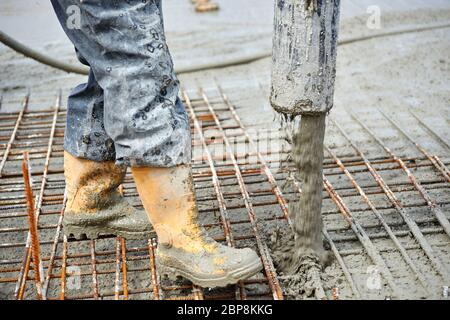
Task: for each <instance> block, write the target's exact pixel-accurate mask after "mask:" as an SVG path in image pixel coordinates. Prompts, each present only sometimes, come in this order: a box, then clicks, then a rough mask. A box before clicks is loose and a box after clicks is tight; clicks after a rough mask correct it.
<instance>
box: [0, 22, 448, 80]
mask: <svg viewBox="0 0 450 320" xmlns="http://www.w3.org/2000/svg"><path fill="white" fill-rule="evenodd" d="M448 27H450V22H449V21H444V22H440V23H434V24H430V25H426V26H410V27H401V28H393V29H389V30H387V31H384V32H378V33H374V34H371V35H365V36H357V37H349V38H343V39H341V40H340V41H339V45H345V44H350V43H355V42H359V41H365V40H370V39H374V38H381V37H387V36H393V35H399V34H404V33H412V32H420V31H427V30H433V29H442V28H448ZM0 42H2V43H3V44H4V45H6V46H8V47H10V48H11V49H13V50H15V51H17V52H19V53H21V54H23V55H24V56H26V57H28V58H31V59H34V60H36V61H38V62H40V63H43V64H45V65H48V66H50V67H53V68H56V69H60V70H63V71H66V72H70V73H77V74H83V75H87V74H88V73H89V68H88V67H85V66H82V65H74V64H70V63H67V62H62V61H59V60H57V59H55V58H52V57H51V56H48V55H44V54H42V53H40V52H38V51H36V50H34V49H32V48H30V47H28V46H25V45H23V44H22V43H20V42H19V41H17V40H15V39H13V38H12V37H10V36H8V35H7V34H6V33H4V32H2V31H0ZM271 54H272V53H271V52H267V51H261V52H259V53H253V54H249V55H245V56H240V57H237V58H229V59H224V60H222V61H220V62H209V63H202V64H197V65H193V66H187V67H184V68H176V73H177V74H182V73H190V72H197V71H203V70H208V69H216V68H225V67H230V66H236V65H240V64H244V63H250V62H253V61H257V60H260V59H263V58H267V57H270V56H271Z"/></svg>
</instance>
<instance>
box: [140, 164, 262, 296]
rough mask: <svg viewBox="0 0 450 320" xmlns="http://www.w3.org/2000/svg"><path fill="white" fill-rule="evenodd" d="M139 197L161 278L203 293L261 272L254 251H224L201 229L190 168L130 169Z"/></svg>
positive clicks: (223, 247) (226, 248)
mask: <svg viewBox="0 0 450 320" xmlns="http://www.w3.org/2000/svg"><path fill="white" fill-rule="evenodd" d="M132 172H133V176H134V180H135V182H136V186H137V190H138V192H139V196H140V198H141V200H142V203H143V204H144V208H145V210H146V211H147V213H148V215H149V218H150V221H151V222H152V224H153V226H154V228H155V231H156V233H157V235H158V243H159V245H158V248H157V250H156V263H157V267H158V269H159V271H160V272H161V274H166V275H169V276H171V277H172V278H173V276H178V275H180V276H183V277H185V278H187V279H189V280H190V281H192V282H193V283H194V284H196V285H199V286H201V287H210V288H213V287H223V286H226V285H227V284H234V283H236V282H238V281H239V280H243V279H246V278H248V277H250V276H252V275H254V274H256V273H257V272H258V271H260V270H261V268H262V265H261V260H260V258H259V257H258V255H257V254H256V253H255V252H254V251H253V250H251V249H249V248H245V249H235V248H231V247H228V246H224V245H221V244H219V243H217V242H216V241H214V240H213V239H212V238H211V237H209V236H208V235H207V234H206V231H205V230H204V229H203V227H201V226H200V225H199V222H198V217H197V216H198V210H197V204H196V201H195V191H194V186H193V180H192V175H191V168H190V166H188V165H182V166H178V167H174V168H132Z"/></svg>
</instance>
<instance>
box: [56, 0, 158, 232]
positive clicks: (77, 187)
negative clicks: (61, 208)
mask: <svg viewBox="0 0 450 320" xmlns="http://www.w3.org/2000/svg"><path fill="white" fill-rule="evenodd" d="M54 5H55V10H56V12H57V14H58V16H59V17H61V16H63V14H64V12H65V10H64V8H63V7H61V6H59V5H58V4H57V3H54ZM76 52H77V56H78V59H79V60H80V62H81V63H83V64H85V65H88V66H89V63H88V62H87V61H86V60H85V59H84V57H83V56H82V55H81V53H80V52H79V51H78V50H76ZM103 100H104V97H103V89H102V88H101V87H100V86H99V84H98V83H97V80H96V79H95V76H94V73H93V72H92V70H91V72H90V74H89V78H88V82H87V83H84V84H80V85H78V86H77V87H76V88H75V89H74V90H73V91H72V92H71V94H70V95H69V98H68V103H67V124H66V130H65V135H64V149H65V151H64V169H65V170H64V173H65V177H66V190H67V203H66V210H65V214H64V220H63V225H64V229H63V230H64V233H65V234H66V235H68V236H70V235H74V236H75V237H76V238H80V237H82V236H83V235H86V236H87V237H89V238H95V237H97V236H98V235H99V234H101V233H102V234H104V233H108V234H116V235H119V236H123V237H125V238H143V237H149V236H150V231H151V225H150V223H149V221H148V218H147V216H146V214H145V212H144V211H138V210H135V209H134V208H133V207H132V206H131V205H130V204H129V203H128V202H127V201H126V200H125V199H124V198H123V197H122V196H121V195H120V193H119V191H118V187H119V185H120V184H121V183H122V182H123V178H124V175H125V172H126V167H121V166H117V165H115V163H114V162H115V148H114V142H113V140H112V139H111V138H110V137H109V136H108V135H107V133H106V132H105V128H104V122H103V112H104V101H103Z"/></svg>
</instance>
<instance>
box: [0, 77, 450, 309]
mask: <svg viewBox="0 0 450 320" xmlns="http://www.w3.org/2000/svg"><path fill="white" fill-rule="evenodd" d="M183 99H184V102H185V104H186V107H187V109H188V111H189V114H190V117H191V121H192V126H191V129H192V136H193V147H194V149H196V150H197V149H199V150H201V151H200V154H201V156H199V157H194V159H193V162H192V165H193V173H194V183H195V187H196V191H197V200H198V204H199V212H200V217H201V219H202V221H203V222H204V226H205V227H206V228H207V230H208V231H209V232H210V234H211V235H212V236H213V237H214V238H215V239H216V240H217V241H221V242H224V243H225V244H227V245H229V246H236V247H244V246H250V247H252V248H254V249H255V250H257V252H258V253H259V255H260V256H261V259H262V262H263V266H264V271H263V272H261V273H260V274H258V275H256V276H254V277H252V278H250V279H247V280H245V281H241V282H239V283H238V284H237V285H235V286H230V287H227V288H224V289H214V290H209V289H204V288H199V287H196V286H193V285H192V284H191V283H189V282H187V281H184V280H179V281H175V282H172V281H169V280H168V279H163V278H161V277H160V276H159V274H158V270H157V268H156V265H155V249H156V247H157V241H156V238H152V239H149V240H139V241H138V240H133V241H131V240H130V241H126V240H124V239H122V238H120V237H118V238H115V237H111V236H102V237H101V238H100V239H96V240H84V241H74V240H71V239H67V238H66V237H65V236H63V234H62V232H61V231H62V218H63V214H64V205H65V197H64V186H65V184H64V175H63V167H62V165H63V158H62V156H63V146H62V144H63V136H64V123H65V115H66V113H65V111H63V110H61V109H60V108H61V105H60V104H61V103H60V101H61V95H60V94H58V95H57V98H56V102H55V104H54V106H53V107H52V108H49V109H47V110H40V111H29V110H28V104H29V103H30V98H29V95H27V96H26V97H25V98H24V102H23V104H22V109H21V111H19V112H12V113H0V148H1V151H0V152H1V156H2V160H1V165H0V174H1V180H0V191H1V196H0V201H1V202H0V203H1V207H0V221H1V223H0V239H1V240H0V252H2V254H1V257H0V288H1V290H0V292H3V295H4V297H3V298H8V299H36V298H37V291H36V285H35V281H36V274H35V272H34V265H33V259H32V248H31V238H30V237H31V235H30V232H29V228H28V224H27V219H28V215H27V200H26V197H25V193H24V192H25V189H24V183H23V177H22V171H21V167H20V165H21V161H22V160H23V156H22V153H23V151H28V152H29V162H30V168H31V170H30V171H31V177H32V179H33V181H34V184H33V187H32V189H33V192H34V195H35V197H36V201H35V215H36V217H37V219H38V230H39V236H40V247H41V261H42V265H43V274H42V275H41V278H42V297H43V298H44V299H116V300H118V299H155V300H158V299H283V288H282V283H283V281H281V279H283V278H285V276H283V277H280V276H279V274H278V273H277V271H276V270H275V267H274V262H273V261H272V253H271V251H270V248H269V247H268V244H267V239H268V237H269V235H270V232H271V231H272V230H273V229H274V228H275V227H279V226H281V227H283V228H289V225H290V221H289V217H288V209H287V208H288V207H287V206H288V203H289V201H291V200H293V199H296V198H298V197H299V195H300V193H301V188H300V183H299V182H298V181H296V180H295V175H294V174H293V173H295V172H294V171H293V166H292V165H291V164H290V163H287V165H286V164H284V165H283V166H281V165H280V163H279V162H280V160H279V157H280V156H284V155H286V154H287V152H285V151H283V150H281V149H280V150H273V151H272V150H269V151H266V150H265V151H261V150H259V149H258V144H259V143H266V142H267V141H266V140H264V139H260V138H254V137H252V136H251V135H250V134H249V131H248V130H247V129H246V128H245V126H244V124H243V122H242V121H241V119H240V118H239V115H238V113H237V111H236V109H235V106H234V105H233V103H232V102H231V101H230V99H229V98H228V96H227V95H226V94H225V92H224V90H223V89H222V88H221V87H219V86H217V87H215V88H213V89H211V90H203V89H199V90H195V91H183ZM380 112H381V111H380ZM350 114H351V116H352V117H353V118H354V120H355V121H356V123H359V124H360V125H361V126H362V128H363V129H364V130H366V132H367V134H369V135H370V136H371V137H372V138H374V139H375V141H376V142H377V143H379V144H380V145H382V147H383V149H384V150H385V152H386V154H385V155H377V156H375V157H369V156H366V155H365V153H364V151H363V149H362V148H361V147H359V146H358V145H357V143H356V142H355V141H353V140H352V138H351V137H350V136H349V135H348V133H347V132H346V130H345V129H343V128H342V126H341V125H340V124H339V121H337V120H334V119H332V121H331V123H330V124H331V129H330V130H334V131H335V132H337V133H340V134H341V136H342V137H343V138H344V139H345V140H347V142H348V145H350V146H351V147H352V149H353V150H354V152H353V153H351V154H345V155H342V156H338V154H341V153H340V150H339V148H332V147H331V146H326V148H325V152H326V157H325V160H324V191H325V193H324V209H323V214H324V230H323V234H324V237H325V239H326V241H327V242H328V244H329V246H330V249H331V251H332V252H333V254H334V256H335V258H336V266H337V268H338V269H339V272H340V274H341V275H342V278H343V279H345V282H344V283H342V284H340V287H339V288H333V290H326V289H324V288H322V287H318V288H316V298H320V299H322V298H330V299H333V298H336V292H339V298H345V297H347V298H368V297H371V293H370V292H369V291H370V290H368V289H367V288H365V287H364V286H363V285H361V283H362V282H361V279H360V278H361V277H362V276H363V275H361V273H360V271H358V270H356V268H355V266H354V265H353V259H352V258H353V256H355V255H358V256H363V257H367V259H366V260H365V262H366V264H367V266H370V265H375V266H376V267H377V268H378V270H379V271H380V274H381V276H382V278H383V279H382V281H383V283H384V284H385V285H386V286H385V287H384V289H383V293H382V295H385V296H392V297H398V298H402V297H403V294H402V288H399V286H400V285H401V284H399V281H398V268H399V266H393V265H392V264H391V263H390V261H389V259H388V254H390V253H392V252H394V253H396V254H398V255H399V256H400V257H401V259H402V261H403V262H404V269H405V270H407V271H408V272H410V274H409V275H410V278H411V279H413V281H415V280H416V279H417V280H418V281H419V282H420V284H421V290H422V292H419V293H418V295H426V296H427V295H433V294H434V293H433V292H434V291H435V290H437V288H436V285H435V283H436V279H438V280H437V282H438V283H439V281H440V282H441V283H444V281H448V275H449V268H448V266H447V265H446V264H445V263H444V261H443V258H442V257H440V255H439V253H438V252H439V250H441V249H442V248H444V249H447V250H448V243H449V242H448V213H447V212H448V205H449V204H450V201H449V198H448V197H446V192H447V193H448V191H449V188H448V187H449V185H448V183H449V179H448V177H449V174H448V173H449V170H448V168H447V166H448V162H449V161H448V159H446V158H442V159H441V158H439V157H438V156H437V155H433V154H431V153H429V152H428V151H426V150H425V149H424V148H423V147H422V146H420V145H419V144H418V143H417V142H415V141H414V140H413V138H411V137H410V136H409V135H408V134H407V133H406V131H405V130H404V129H403V128H401V127H400V125H399V124H398V123H397V122H395V121H394V120H392V119H390V118H389V117H388V116H386V115H385V114H383V115H384V116H385V117H386V119H388V120H389V123H391V124H392V125H393V126H394V127H395V128H397V130H398V131H399V133H400V134H401V135H403V136H404V137H406V139H407V140H408V141H409V142H410V143H412V144H413V145H414V146H415V147H416V148H417V149H418V150H419V151H420V152H421V154H423V156H419V157H402V156H401V155H396V154H394V153H393V152H392V151H391V150H390V149H389V148H388V146H387V145H386V144H385V143H384V142H383V141H382V140H381V139H380V138H379V137H377V136H376V133H375V132H373V130H371V129H370V128H369V127H368V126H367V125H366V124H364V123H363V121H361V119H360V118H358V116H357V115H356V114H353V113H350ZM421 125H425V123H424V122H421ZM269 139H271V138H269ZM275 139H279V138H278V137H276V138H275ZM218 143H220V144H223V145H224V148H223V150H224V152H223V153H222V154H221V153H219V154H216V153H214V152H213V149H214V147H215V145H216V144H218ZM439 143H441V144H442V142H441V141H439ZM233 144H238V145H246V146H248V148H247V149H245V152H243V153H242V152H236V149H234V145H233ZM280 144H281V142H280ZM238 149H239V148H238ZM250 159H252V161H249V160H250ZM273 168H276V169H273ZM419 171H424V172H426V173H427V178H423V177H422V176H421V177H420V178H419V177H418V176H417V174H416V175H415V174H414V173H417V172H419ZM391 174H393V175H401V174H403V175H405V176H406V177H407V178H408V179H406V180H402V179H397V180H396V179H391V178H390V175H391ZM386 177H388V178H386ZM286 180H293V181H294V184H295V186H296V188H295V189H291V188H285V182H286ZM344 180H346V181H347V182H346V183H344V182H343V181H344ZM121 190H122V193H123V195H124V196H125V197H126V198H127V199H128V200H129V201H130V202H131V203H132V204H133V205H135V206H136V207H138V208H142V205H141V203H140V201H139V199H138V195H137V191H136V188H135V186H134V183H133V181H132V178H131V176H130V175H129V174H128V175H127V177H126V179H125V181H124V183H123V185H122V188H121ZM436 195H438V196H436ZM439 195H443V196H440V197H439ZM405 197H409V198H408V199H410V200H411V201H403V199H405ZM417 212H419V213H417ZM421 212H422V213H423V212H425V214H420V213H421ZM446 213H447V215H446ZM370 215H373V217H374V218H375V220H373V219H367V218H368V217H369V216H370ZM330 221H333V222H334V223H330ZM437 236H439V237H441V238H445V241H447V242H445V241H444V242H442V243H431V240H432V239H433V238H432V237H437ZM391 242H392V246H390V245H386V243H389V244H391ZM418 256H421V257H420V259H419V258H418ZM428 264H430V266H428ZM346 290H347V293H346Z"/></svg>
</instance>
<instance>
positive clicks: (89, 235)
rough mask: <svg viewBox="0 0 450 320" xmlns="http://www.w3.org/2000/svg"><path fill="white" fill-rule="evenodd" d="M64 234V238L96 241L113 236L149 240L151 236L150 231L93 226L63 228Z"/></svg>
mask: <svg viewBox="0 0 450 320" xmlns="http://www.w3.org/2000/svg"><path fill="white" fill-rule="evenodd" d="M63 231H64V234H65V235H66V237H68V238H70V237H73V238H75V239H77V240H84V239H91V240H93V239H97V238H98V237H99V235H100V234H102V235H115V236H118V237H122V238H125V239H130V240H131V239H149V238H151V236H152V232H151V231H121V230H116V229H113V228H108V227H93V226H85V227H78V226H67V225H66V226H64V228H63Z"/></svg>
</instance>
